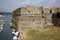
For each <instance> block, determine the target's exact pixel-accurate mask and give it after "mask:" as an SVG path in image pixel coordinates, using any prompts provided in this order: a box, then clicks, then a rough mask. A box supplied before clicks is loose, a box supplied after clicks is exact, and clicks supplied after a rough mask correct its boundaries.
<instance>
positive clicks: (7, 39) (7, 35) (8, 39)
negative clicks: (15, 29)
mask: <svg viewBox="0 0 60 40" xmlns="http://www.w3.org/2000/svg"><path fill="white" fill-rule="evenodd" d="M2 15H4V17H3V18H0V20H3V21H4V22H5V24H4V29H3V31H2V32H0V40H12V30H11V28H10V25H9V23H10V22H11V19H12V14H6V13H5V14H4V13H3V14H2Z"/></svg>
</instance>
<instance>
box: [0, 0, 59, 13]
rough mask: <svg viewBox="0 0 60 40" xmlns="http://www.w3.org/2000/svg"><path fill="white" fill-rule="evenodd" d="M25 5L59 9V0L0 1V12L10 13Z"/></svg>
mask: <svg viewBox="0 0 60 40" xmlns="http://www.w3.org/2000/svg"><path fill="white" fill-rule="evenodd" d="M27 5H34V6H44V7H53V6H56V7H60V0H0V12H12V11H13V10H15V9H17V8H19V7H21V6H27Z"/></svg>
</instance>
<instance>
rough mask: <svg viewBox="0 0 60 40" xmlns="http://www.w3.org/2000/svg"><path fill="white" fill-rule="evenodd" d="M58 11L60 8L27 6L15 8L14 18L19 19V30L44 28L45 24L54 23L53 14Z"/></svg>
mask: <svg viewBox="0 0 60 40" xmlns="http://www.w3.org/2000/svg"><path fill="white" fill-rule="evenodd" d="M57 12H60V8H43V7H33V6H27V7H21V8H19V9H16V10H14V11H13V19H15V20H16V21H17V22H16V23H17V26H18V30H24V29H42V28H43V26H44V25H45V24H48V25H52V24H53V25H54V22H52V20H54V18H53V19H52V17H53V16H52V15H53V14H57ZM55 19H56V17H55ZM59 19H60V18H59ZM15 25H16V24H15ZM59 25H60V24H59Z"/></svg>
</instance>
